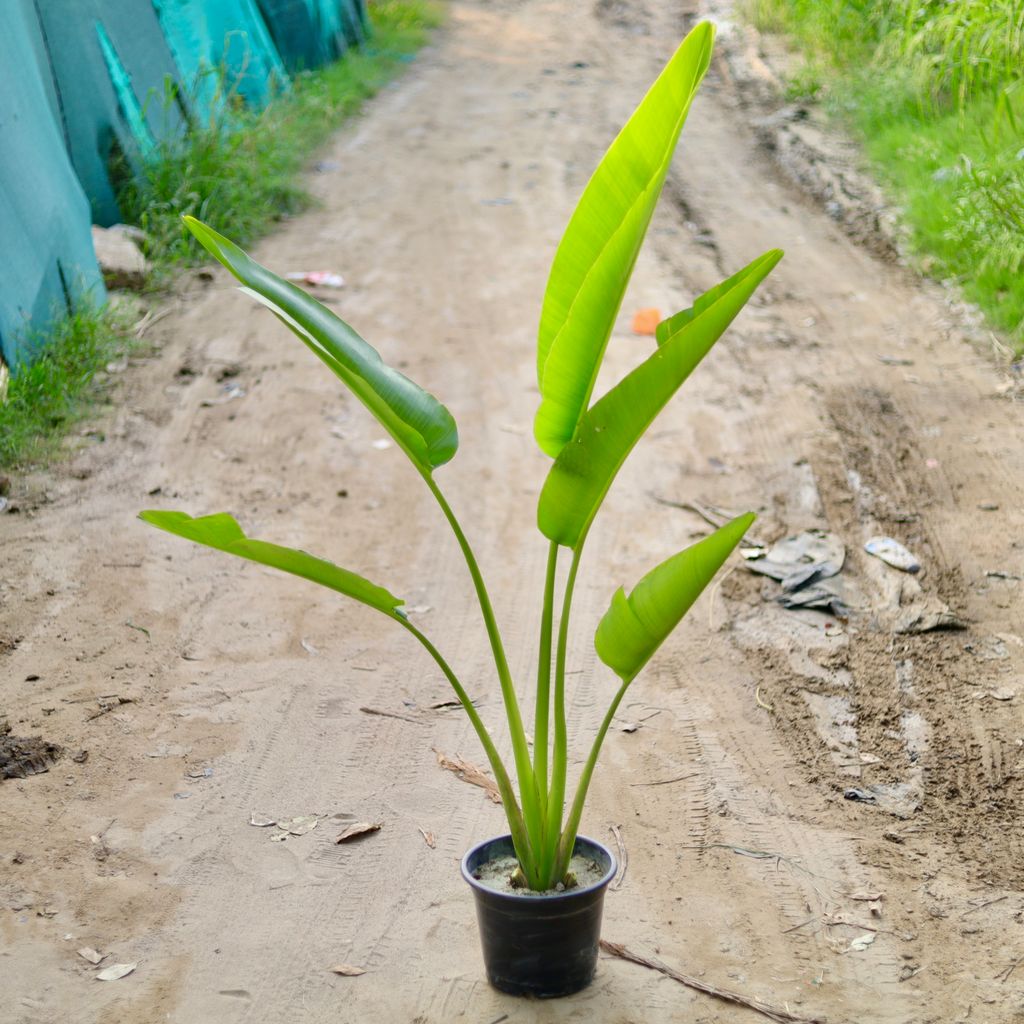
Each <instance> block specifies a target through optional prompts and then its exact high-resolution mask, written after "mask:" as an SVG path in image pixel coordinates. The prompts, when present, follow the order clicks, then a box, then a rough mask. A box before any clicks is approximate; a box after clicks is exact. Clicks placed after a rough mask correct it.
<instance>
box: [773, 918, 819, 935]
mask: <svg viewBox="0 0 1024 1024" xmlns="http://www.w3.org/2000/svg"><path fill="white" fill-rule="evenodd" d="M816 920H817V918H816V917H809V918H807V920H806V921H801V922H800V923H799V924H795V925H793V927H792V928H787V929H786V930H785V931H784V932H782V933H781V934H782V935H788V934H789V933H790V932H798V931H800V929H801V928H806V927H807V926H808V925H809V924H810V923H811V922H812V921H816Z"/></svg>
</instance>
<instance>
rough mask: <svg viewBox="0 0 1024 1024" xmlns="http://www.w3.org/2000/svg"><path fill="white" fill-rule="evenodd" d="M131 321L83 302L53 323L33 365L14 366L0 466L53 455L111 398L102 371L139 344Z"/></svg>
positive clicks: (0, 425) (2, 409) (0, 432)
mask: <svg viewBox="0 0 1024 1024" xmlns="http://www.w3.org/2000/svg"><path fill="white" fill-rule="evenodd" d="M128 320H129V317H128V316H127V314H126V313H125V312H124V311H123V310H121V309H119V308H118V307H116V306H106V307H103V308H100V307H99V306H97V305H96V304H94V303H85V304H84V305H82V306H80V308H79V309H78V310H77V311H76V312H75V313H73V314H71V315H65V316H63V317H60V318H58V319H57V320H56V321H55V323H54V325H53V327H52V328H50V330H49V331H48V332H47V336H46V339H45V343H44V344H43V345H42V346H41V349H40V351H39V355H38V357H37V358H36V359H35V360H34V361H33V362H32V363H31V364H30V365H26V366H19V367H15V372H14V373H13V374H12V376H11V380H10V384H9V385H8V389H7V399H6V401H5V402H3V403H2V404H0V468H4V469H13V468H17V467H20V466H24V465H26V464H29V463H33V462H39V461H43V460H45V459H46V458H48V457H50V456H52V455H53V454H54V452H55V451H56V450H57V449H58V447H59V445H60V442H61V440H62V438H63V436H64V434H65V433H66V432H67V430H68V429H69V428H70V427H72V426H74V424H76V423H78V422H80V421H81V420H82V419H84V418H85V417H86V416H88V415H89V413H90V412H92V411H95V405H96V403H97V402H100V401H103V400H104V398H105V397H106V396H107V395H108V394H109V388H110V379H111V378H110V377H109V375H108V374H107V373H106V372H105V369H104V368H105V367H106V365H107V364H108V363H109V362H111V361H112V360H116V359H118V358H120V357H122V356H123V355H125V354H126V352H127V351H129V350H130V348H131V347H132V346H133V345H134V344H136V341H135V337H134V335H133V334H132V332H131V331H130V328H129V323H128ZM29 340H30V344H29V346H28V347H29V348H30V349H31V348H32V347H33V346H32V345H31V340H32V339H31V338H30V339H29Z"/></svg>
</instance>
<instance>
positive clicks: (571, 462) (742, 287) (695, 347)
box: [537, 249, 782, 547]
mask: <svg viewBox="0 0 1024 1024" xmlns="http://www.w3.org/2000/svg"><path fill="white" fill-rule="evenodd" d="M781 258H782V251H781V250H779V249H772V250H770V251H769V252H766V253H765V254H764V255H763V256H759V257H758V258H757V259H756V260H754V261H753V263H751V264H749V265H748V266H746V267H744V268H743V270H741V271H740V272H739V273H738V274H734V275H733V276H732V277H730V278H729V279H728V280H727V281H723V282H722V283H721V284H719V285H716V286H715V287H714V288H712V289H711V290H710V291H708V292H705V293H704V294H703V295H702V296H701V297H700V298H699V299H697V301H696V302H695V303H694V304H693V306H692V307H691V308H690V309H686V310H683V312H681V313H677V314H676V315H675V316H674V317H672V318H671V319H669V320H665V321H663V322H662V323H661V324H660V325H659V327H658V330H659V332H660V335H661V336H660V338H659V340H660V342H661V344H660V347H659V348H658V349H657V350H656V351H655V352H654V353H653V354H652V355H650V356H649V357H648V358H647V359H646V360H645V361H644V362H643V363H641V364H640V365H639V366H638V367H637V368H636V369H635V370H633V371H632V372H631V373H630V374H628V375H627V376H626V377H624V378H623V379H622V380H621V381H620V382H619V383H618V384H617V385H615V387H613V388H612V389H611V390H610V391H609V392H608V393H607V394H606V395H605V396H604V397H603V398H601V399H600V400H599V401H597V402H595V403H594V405H593V406H591V408H590V409H588V410H587V411H586V412H585V413H584V414H583V416H582V417H581V418H580V422H579V426H578V427H577V429H576V434H575V436H574V437H573V439H572V440H571V441H570V442H569V444H567V445H566V446H565V447H564V448H563V449H562V451H561V453H560V454H559V456H558V458H557V459H556V460H555V462H554V464H553V465H552V467H551V470H550V472H549V473H548V478H547V480H546V481H545V482H544V488H543V490H542V491H541V495H540V501H539V503H538V507H537V524H538V526H539V527H540V530H541V532H542V533H543V534H544V536H546V537H547V538H548V539H549V540H553V541H557V542H558V543H559V544H564V545H565V546H566V547H576V545H577V544H578V543H579V542H580V540H581V538H583V537H585V536H586V533H587V530H588V529H589V528H590V524H591V523H592V522H593V519H594V516H595V515H597V510H598V509H599V508H600V507H601V502H602V501H603V500H604V497H605V495H606V494H607V493H608V488H609V487H611V484H612V481H613V480H614V479H615V476H616V474H617V473H618V471H619V469H620V467H621V466H622V464H623V462H625V460H626V457H627V456H628V455H629V453H630V452H631V451H632V450H633V447H634V445H636V443H637V441H639V440H640V438H641V437H642V436H643V434H644V431H646V430H647V428H648V427H649V426H650V424H651V423H652V422H653V420H654V418H655V417H656V416H657V415H658V413H659V412H660V411H661V410H662V409H663V408H664V407H665V405H666V403H667V402H668V400H669V399H670V398H671V397H672V396H673V395H674V394H675V392H676V391H677V390H678V389H679V387H680V385H681V384H682V383H683V381H684V380H686V378H687V377H688V376H689V375H690V373H691V372H692V371H693V369H694V368H695V367H696V366H697V364H698V363H699V362H700V361H701V359H703V358H704V356H705V355H706V354H707V353H708V351H710V349H711V347H712V345H714V343H715V342H716V341H717V340H718V339H719V338H720V337H721V335H722V333H723V332H724V331H725V329H726V328H727V327H728V326H729V324H730V323H732V321H733V318H734V317H735V316H736V314H737V313H739V311H740V310H741V309H742V308H743V305H744V303H746V301H747V300H748V299H749V298H750V296H751V295H752V294H753V292H754V289H755V288H757V286H758V285H759V284H760V283H761V281H763V280H764V278H765V277H766V276H767V275H768V274H769V272H770V271H771V270H772V268H773V267H774V266H775V265H776V264H777V263H778V262H779V260H780V259H781ZM663 328H665V330H664V331H663V330H662V329H663Z"/></svg>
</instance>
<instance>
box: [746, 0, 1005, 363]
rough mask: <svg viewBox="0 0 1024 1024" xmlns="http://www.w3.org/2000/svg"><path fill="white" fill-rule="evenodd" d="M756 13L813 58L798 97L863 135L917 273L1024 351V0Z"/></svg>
mask: <svg viewBox="0 0 1024 1024" xmlns="http://www.w3.org/2000/svg"><path fill="white" fill-rule="evenodd" d="M747 14H748V16H749V17H750V18H751V19H752V20H753V21H754V22H755V23H756V24H757V25H758V26H759V27H760V28H761V29H762V30H763V31H769V32H781V33H784V34H785V35H787V36H788V37H789V38H790V39H791V40H792V41H793V42H794V43H795V44H796V45H797V46H798V48H799V49H800V51H801V53H802V54H803V56H804V62H803V64H802V65H801V66H800V67H798V68H797V69H796V70H795V71H794V73H793V76H792V79H791V81H790V83H789V93H790V95H791V97H793V98H801V99H814V98H818V97H823V98H824V100H825V102H826V103H827V104H828V106H829V108H830V109H831V110H832V112H833V113H835V114H836V115H838V116H839V117H841V118H842V119H843V120H844V121H845V123H846V124H848V125H849V126H850V127H851V128H852V129H853V130H854V132H855V133H856V134H858V135H859V136H860V138H861V140H862V141H863V144H864V149H865V152H866V153H867V155H868V156H869V158H870V159H871V162H872V164H873V166H874V168H875V170H876V173H877V174H878V176H879V178H880V179H881V180H882V182H883V183H884V184H885V185H886V186H887V187H888V189H889V190H890V192H891V194H892V196H893V198H894V199H895V201H896V203H897V204H898V205H899V206H900V208H901V209H902V211H903V215H904V220H905V223H906V225H907V227H908V228H909V233H910V239H911V246H912V249H913V251H914V253H916V255H917V257H918V261H919V264H920V267H921V269H922V270H924V271H925V272H926V273H928V274H930V275H932V276H934V277H937V278H940V279H952V280H954V281H956V282H957V283H958V284H959V285H960V286H961V288H962V290H963V293H964V295H965V297H966V298H968V299H969V300H970V301H972V302H975V303H977V304H978V306H980V307H981V309H982V310H983V311H984V312H985V313H986V315H987V316H988V318H989V320H990V322H991V323H992V325H993V326H995V327H996V328H997V329H1000V330H1002V331H1004V332H1005V333H1006V335H1007V336H1008V337H1009V339H1010V341H1011V344H1012V345H1013V346H1014V347H1015V349H1016V350H1017V351H1018V353H1019V352H1024V274H1022V270H1024V133H1022V130H1021V129H1022V126H1024V3H1021V2H1020V0H957V2H956V3H946V2H944V0H924V2H921V0H917V2H910V0H749V2H748V4H747Z"/></svg>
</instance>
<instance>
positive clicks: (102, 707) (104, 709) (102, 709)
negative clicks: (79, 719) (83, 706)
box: [86, 697, 135, 722]
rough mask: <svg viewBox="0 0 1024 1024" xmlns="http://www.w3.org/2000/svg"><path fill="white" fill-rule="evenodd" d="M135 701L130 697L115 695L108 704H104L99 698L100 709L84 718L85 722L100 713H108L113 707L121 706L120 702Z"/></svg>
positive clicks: (98, 715)
mask: <svg viewBox="0 0 1024 1024" xmlns="http://www.w3.org/2000/svg"><path fill="white" fill-rule="evenodd" d="M134 703H135V701H133V700H132V699H131V697H115V698H114V699H113V700H111V702H110V703H109V704H104V703H103V700H102V698H101V699H100V709H99V711H96V712H94V713H93V714H91V715H89V716H88V717H87V718H86V721H87V722H91V721H92V720H93V719H94V718H99V717H100V715H106V714H109V713H110V712H111V711H113V710H114V709H115V708H119V707H121V705H122V704H134Z"/></svg>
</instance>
